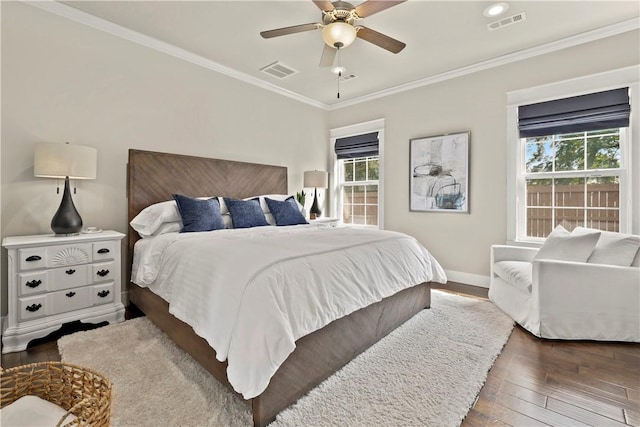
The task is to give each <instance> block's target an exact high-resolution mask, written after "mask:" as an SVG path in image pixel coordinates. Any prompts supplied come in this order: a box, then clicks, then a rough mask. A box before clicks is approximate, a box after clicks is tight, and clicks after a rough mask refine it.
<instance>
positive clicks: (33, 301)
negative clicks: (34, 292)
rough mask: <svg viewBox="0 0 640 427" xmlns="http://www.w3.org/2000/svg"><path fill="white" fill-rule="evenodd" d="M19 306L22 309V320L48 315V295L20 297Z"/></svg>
mask: <svg viewBox="0 0 640 427" xmlns="http://www.w3.org/2000/svg"><path fill="white" fill-rule="evenodd" d="M18 307H19V310H20V320H31V319H37V318H38V317H44V316H46V315H47V296H46V295H38V296H36V297H29V298H20V299H19V303H18Z"/></svg>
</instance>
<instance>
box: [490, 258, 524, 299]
mask: <svg viewBox="0 0 640 427" xmlns="http://www.w3.org/2000/svg"><path fill="white" fill-rule="evenodd" d="M532 271H533V265H532V264H531V263H530V262H527V261H498V262H496V263H495V264H494V265H493V272H494V273H495V274H497V275H498V277H500V278H501V279H502V280H504V281H505V282H507V283H509V284H510V285H513V286H515V287H516V288H517V289H520V290H521V291H522V292H525V293H528V294H530V293H531V283H532V282H533V273H532Z"/></svg>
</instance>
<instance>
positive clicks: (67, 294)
mask: <svg viewBox="0 0 640 427" xmlns="http://www.w3.org/2000/svg"><path fill="white" fill-rule="evenodd" d="M75 294H76V293H75V292H67V293H66V294H65V295H66V296H68V297H69V298H71V297H73V296H74V295H75Z"/></svg>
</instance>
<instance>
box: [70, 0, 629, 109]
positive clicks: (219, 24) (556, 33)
mask: <svg viewBox="0 0 640 427" xmlns="http://www.w3.org/2000/svg"><path fill="white" fill-rule="evenodd" d="M62 3H64V5H67V6H71V7H72V8H75V9H74V12H77V10H80V11H83V12H86V13H88V14H91V15H93V16H96V17H99V18H102V19H104V20H107V21H111V22H112V23H115V24H118V25H119V26H122V27H125V28H128V29H130V30H134V31H135V32H138V33H142V34H144V35H147V36H150V37H152V38H154V39H157V40H159V41H161V42H165V43H168V44H170V45H172V46H174V47H177V48H180V49H178V50H180V51H183V50H184V51H187V52H188V53H189V55H191V54H195V55H191V56H192V57H195V58H198V57H202V58H205V62H207V63H209V64H213V65H214V67H213V68H214V69H215V67H216V66H221V68H222V69H223V70H224V71H225V72H226V73H227V74H230V75H235V76H236V77H238V78H241V79H243V80H245V81H249V82H252V83H254V84H258V85H264V86H266V87H267V88H272V89H273V90H276V91H280V92H281V93H285V94H287V95H288V96H291V97H294V98H298V99H300V100H302V101H304V102H308V103H311V104H316V105H319V106H322V107H325V108H331V107H335V106H336V104H339V103H345V102H347V103H348V102H351V103H353V102H354V101H357V100H358V99H366V98H367V97H372V96H376V94H377V95H381V94H385V93H391V92H393V91H396V90H401V89H402V88H403V87H407V86H411V85H416V84H418V85H419V84H421V82H425V81H429V79H438V78H443V76H447V75H451V74H452V73H455V72H456V70H458V72H460V71H459V70H461V69H462V70H464V69H472V68H473V67H474V66H476V67H477V66H482V65H483V64H485V65H486V64H491V63H497V62H499V61H501V60H505V58H509V57H514V55H516V56H517V55H519V54H520V55H522V54H523V52H530V53H531V55H533V54H535V53H536V52H544V51H550V50H553V49H555V48H559V47H566V46H567V43H569V45H571V44H577V43H580V42H583V41H589V40H593V39H595V38H599V37H603V36H607V35H611V34H616V33H619V32H624V31H629V30H633V29H637V28H638V27H639V25H640V24H639V23H640V18H639V16H640V2H638V1H633V0H632V1H539V0H538V1H511V2H509V5H510V7H509V9H508V10H507V11H506V12H505V13H504V14H503V15H501V16H499V17H497V18H486V17H485V16H483V10H484V9H485V8H486V7H487V6H489V5H490V4H492V3H493V2H489V1H419V0H411V1H407V2H405V3H401V4H399V5H396V6H394V7H392V8H390V9H387V10H385V11H382V12H380V13H377V14H375V15H372V16H370V17H367V18H365V19H363V20H361V21H358V24H360V25H365V26H367V27H369V28H371V29H374V30H376V31H379V32H381V33H384V34H386V35H389V36H391V37H393V38H395V39H398V40H400V41H403V42H405V43H406V44H407V47H406V48H405V49H404V50H402V51H401V52H400V53H399V54H392V53H390V52H388V51H386V50H384V49H381V48H379V47H377V46H375V45H373V44H371V43H368V42H366V41H364V40H361V39H356V41H355V42H354V43H353V44H352V45H351V46H349V47H347V48H345V49H344V50H343V51H341V53H340V54H341V58H340V62H341V65H342V66H344V67H345V68H346V70H347V71H346V74H355V75H356V76H357V77H356V78H353V79H351V80H349V81H344V82H341V84H340V93H341V97H340V99H337V97H336V93H337V81H336V75H334V74H332V73H331V71H330V69H329V68H320V67H319V66H318V63H319V61H320V55H321V53H322V49H323V41H322V36H321V30H314V31H308V32H303V33H297V34H291V35H287V36H282V37H277V38H272V39H263V38H262V37H261V36H260V34H259V33H260V31H264V30H271V29H275V28H280V27H286V26H292V25H297V24H306V23H313V22H321V11H320V9H319V8H318V7H317V6H316V5H314V4H313V3H312V2H311V0H295V1H268V0H261V1H237V0H236V1H65V2H62ZM359 3H361V1H354V2H353V5H357V4H359ZM64 5H61V4H58V6H59V7H63V8H66V9H69V8H68V7H66V6H64ZM520 12H524V13H525V15H526V19H525V20H524V21H522V22H519V23H516V24H512V25H508V26H504V27H502V28H500V29H497V30H494V31H489V30H488V28H487V24H489V23H492V22H495V21H497V20H499V19H501V18H505V17H509V16H512V15H515V14H518V13H520ZM82 15H84V14H82ZM86 17H87V16H86V15H85V18H86ZM89 18H91V17H89ZM78 20H82V19H78ZM94 26H95V25H94ZM560 40H562V42H558V41H560ZM563 43H564V44H563ZM196 55H197V56H196ZM505 55H506V56H505ZM275 61H279V62H280V63H282V64H284V65H286V66H287V67H290V68H292V69H294V70H296V71H297V73H295V74H293V75H291V76H289V77H286V78H284V79H279V78H276V77H273V76H270V75H268V74H265V73H264V72H261V71H260V69H261V68H263V67H265V66H266V65H269V64H271V63H273V62H275ZM195 62H198V61H195ZM465 67H466V68H465Z"/></svg>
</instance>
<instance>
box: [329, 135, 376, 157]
mask: <svg viewBox="0 0 640 427" xmlns="http://www.w3.org/2000/svg"><path fill="white" fill-rule="evenodd" d="M335 151H336V155H337V156H338V159H353V158H356V157H369V156H377V155H378V132H371V133H365V134H362V135H356V136H349V137H347V138H338V139H336V145H335Z"/></svg>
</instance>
